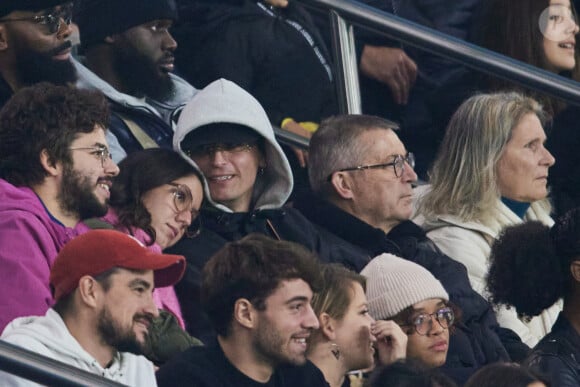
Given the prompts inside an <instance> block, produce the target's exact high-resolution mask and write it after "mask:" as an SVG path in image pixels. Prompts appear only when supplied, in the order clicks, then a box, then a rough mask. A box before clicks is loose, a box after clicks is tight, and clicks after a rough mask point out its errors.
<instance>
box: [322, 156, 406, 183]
mask: <svg viewBox="0 0 580 387" xmlns="http://www.w3.org/2000/svg"><path fill="white" fill-rule="evenodd" d="M405 163H407V164H409V166H410V167H411V168H415V155H414V154H413V153H411V152H408V153H407V154H406V155H405V156H403V155H395V156H394V159H393V161H391V162H390V163H381V164H368V165H358V166H356V167H349V168H342V169H339V170H338V171H336V172H347V171H362V170H364V169H385V168H388V167H393V171H394V172H395V176H396V177H401V176H403V173H405ZM333 174H334V172H333V173H331V174H330V175H328V178H327V179H326V180H327V181H330V180H332V175H333Z"/></svg>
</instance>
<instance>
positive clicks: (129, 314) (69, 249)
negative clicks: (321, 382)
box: [0, 230, 185, 387]
mask: <svg viewBox="0 0 580 387" xmlns="http://www.w3.org/2000/svg"><path fill="white" fill-rule="evenodd" d="M184 270H185V258H184V257H182V256H179V255H168V254H157V253H153V252H151V251H149V250H148V249H147V248H145V247H144V246H143V245H142V244H141V243H140V242H138V241H137V240H136V239H134V238H133V237H131V236H129V235H126V234H124V233H122V232H119V231H115V230H93V231H89V232H88V233H86V234H83V235H81V236H79V237H76V238H74V239H73V240H71V241H70V242H69V243H67V244H66V245H65V246H64V248H63V249H62V250H61V251H60V253H59V255H58V256H57V258H56V261H55V263H54V265H53V267H52V269H51V276H50V283H51V286H52V289H53V290H54V298H55V300H56V303H55V305H54V306H53V307H52V308H51V309H49V310H48V312H47V313H46V315H44V316H31V317H19V318H17V319H15V320H14V321H12V322H11V323H10V324H9V325H8V326H7V327H6V329H5V330H4V332H3V333H2V336H1V337H0V338H1V339H2V340H4V341H7V342H9V343H12V344H15V345H18V346H21V347H23V348H26V349H28V350H31V351H34V352H37V353H39V354H41V355H44V356H46V357H49V358H52V359H55V360H59V361H62V362H63V363H66V364H69V365H73V366H76V367H78V368H80V369H83V370H86V371H89V372H92V373H94V374H97V375H101V376H103V377H105V378H108V379H112V380H115V381H117V382H120V383H123V384H126V385H129V386H139V387H142V386H143V387H147V386H156V385H157V383H156V381H155V374H154V367H153V364H152V363H151V362H149V360H147V359H146V358H145V357H143V356H140V353H141V351H142V346H143V344H144V343H145V340H146V336H147V333H148V327H149V324H150V323H151V321H152V319H153V318H154V317H155V316H157V315H158V314H159V312H158V310H157V307H156V306H155V303H154V302H153V297H152V294H153V289H154V286H170V285H173V284H174V283H175V282H177V281H178V280H179V279H180V278H181V276H182V275H183V272H184ZM0 385H2V386H30V385H36V384H35V383H33V382H31V381H29V380H26V379H24V378H20V377H17V376H15V375H11V374H7V373H1V374H0Z"/></svg>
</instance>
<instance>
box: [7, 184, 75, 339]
mask: <svg viewBox="0 0 580 387" xmlns="http://www.w3.org/2000/svg"><path fill="white" fill-rule="evenodd" d="M79 233H80V231H79V228H78V227H75V229H72V228H69V227H65V226H64V225H63V224H62V223H60V222H59V221H58V220H56V219H55V218H53V217H52V216H51V215H50V213H49V212H48V211H47V209H46V208H45V207H44V204H43V203H42V201H41V200H40V198H39V197H38V196H37V195H36V194H35V193H34V191H32V189H30V188H27V187H15V186H13V185H12V184H10V183H8V182H7V181H5V180H2V179H0V294H2V297H1V300H0V330H3V329H4V327H5V326H6V325H7V324H8V323H9V322H10V321H12V320H13V319H14V318H16V317H21V316H31V315H37V316H42V315H44V314H45V313H46V311H47V309H48V308H49V307H50V306H51V305H52V303H53V299H52V294H51V291H50V287H49V278H50V268H51V266H52V263H53V262H54V259H55V257H56V255H57V253H58V252H59V250H60V249H61V248H62V246H63V245H64V244H65V243H66V242H68V241H69V240H70V239H71V238H73V237H75V236H76V235H78V234H79Z"/></svg>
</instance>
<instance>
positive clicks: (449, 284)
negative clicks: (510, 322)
mask: <svg viewBox="0 0 580 387" xmlns="http://www.w3.org/2000/svg"><path fill="white" fill-rule="evenodd" d="M295 207H296V208H297V209H299V210H300V211H302V212H303V213H304V214H305V215H306V216H307V217H308V218H309V219H310V220H311V221H312V222H313V223H315V224H317V225H319V226H321V227H323V228H325V229H326V230H328V231H330V232H333V233H334V234H336V235H337V236H339V237H340V238H343V239H344V240H346V241H348V242H351V243H353V244H355V245H357V246H359V247H361V248H363V249H365V250H366V252H367V253H368V254H369V255H371V256H373V257H374V256H377V255H379V254H382V253H391V254H394V255H397V256H400V257H402V258H405V259H408V260H410V261H412V262H415V263H417V264H419V265H421V266H423V267H425V268H426V269H427V270H429V271H430V272H431V273H432V274H433V275H434V276H435V277H436V278H437V279H438V280H439V281H441V283H442V284H443V286H444V287H445V290H447V292H448V293H449V297H450V300H451V302H453V303H454V304H455V305H457V306H458V307H459V308H460V309H461V311H462V317H461V320H460V322H459V323H458V324H457V325H456V329H455V330H454V333H453V334H452V335H451V338H450V345H449V352H448V354H447V361H446V363H445V365H444V366H443V370H444V371H445V372H446V373H448V375H449V376H451V377H452V378H453V379H454V380H456V381H457V382H458V383H461V384H462V383H464V382H465V381H466V380H467V378H468V377H469V376H470V375H471V374H472V373H474V372H475V371H477V370H478V369H479V368H480V367H481V366H483V365H485V364H490V363H493V362H497V361H505V360H509V359H510V356H509V355H508V352H507V351H506V348H507V349H508V350H509V351H510V354H511V355H512V357H513V358H514V360H516V359H523V358H524V357H525V356H526V355H527V353H528V350H529V348H528V347H527V346H526V345H525V344H523V343H522V342H521V341H520V340H519V339H518V337H517V336H516V335H515V333H513V332H511V331H509V330H507V329H503V328H500V327H499V325H498V324H497V321H496V319H495V315H494V313H493V310H492V309H491V306H490V304H489V303H488V302H487V301H486V300H485V299H484V298H483V297H481V296H480V295H479V294H478V293H477V292H476V291H474V290H473V288H471V285H470V284H469V279H468V277H467V270H466V268H465V266H463V265H462V264H461V263H459V262H457V261H454V260H453V259H451V258H449V257H448V256H446V255H445V254H443V253H442V252H441V251H440V250H439V249H438V248H437V247H436V246H435V244H434V243H433V242H432V241H431V240H430V239H429V238H427V236H426V235H425V232H424V231H423V230H422V229H421V228H420V227H419V226H417V225H416V224H415V223H413V222H411V221H404V222H402V223H400V224H399V225H398V226H396V227H395V228H394V229H393V230H391V232H389V233H388V234H385V233H384V232H383V231H382V230H380V229H377V228H374V227H372V226H370V225H369V224H368V223H365V222H363V221H361V220H360V219H358V218H356V217H354V216H352V215H350V214H348V213H346V212H345V211H342V210H341V209H340V208H338V207H336V206H334V205H332V204H330V203H329V202H327V201H323V200H320V199H316V198H308V200H306V201H300V202H298V203H297V204H296V205H295ZM502 342H503V343H502Z"/></svg>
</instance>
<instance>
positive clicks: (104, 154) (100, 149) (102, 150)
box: [69, 145, 113, 168]
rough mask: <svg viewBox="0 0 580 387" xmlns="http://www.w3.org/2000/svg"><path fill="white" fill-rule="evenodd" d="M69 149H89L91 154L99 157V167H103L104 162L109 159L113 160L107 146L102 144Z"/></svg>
mask: <svg viewBox="0 0 580 387" xmlns="http://www.w3.org/2000/svg"><path fill="white" fill-rule="evenodd" d="M69 149H70V150H90V151H92V152H90V154H91V155H93V156H96V157H98V158H100V159H101V167H103V168H105V163H106V162H107V161H109V160H111V161H112V160H113V155H112V154H111V151H110V150H109V148H107V147H106V146H104V145H94V146H86V147H79V148H69Z"/></svg>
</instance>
